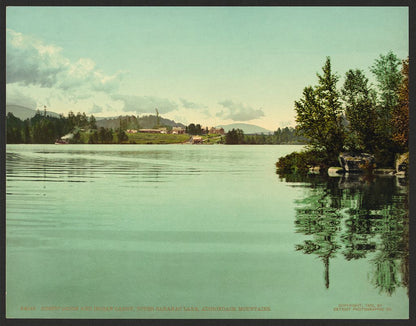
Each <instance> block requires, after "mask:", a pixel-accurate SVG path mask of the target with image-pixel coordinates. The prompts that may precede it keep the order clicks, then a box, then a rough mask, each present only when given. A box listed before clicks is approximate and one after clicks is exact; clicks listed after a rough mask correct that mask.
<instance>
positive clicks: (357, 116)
mask: <svg viewBox="0 0 416 326" xmlns="http://www.w3.org/2000/svg"><path fill="white" fill-rule="evenodd" d="M341 92H342V97H343V99H344V102H345V116H346V119H347V120H346V121H347V126H346V129H347V133H346V139H345V148H346V149H347V150H350V151H364V152H369V153H374V151H375V149H376V147H377V138H378V137H377V111H376V102H375V92H374V91H373V90H371V89H370V87H369V85H368V79H367V78H366V77H365V75H364V73H363V72H362V71H361V70H358V69H356V70H352V69H351V70H349V71H348V72H347V73H346V74H345V82H344V86H343V88H342V90H341Z"/></svg>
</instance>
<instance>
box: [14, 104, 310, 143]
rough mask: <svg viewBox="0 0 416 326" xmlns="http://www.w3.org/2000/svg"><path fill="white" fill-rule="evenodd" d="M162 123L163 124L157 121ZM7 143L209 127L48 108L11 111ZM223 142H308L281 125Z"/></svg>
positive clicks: (107, 139) (117, 139) (104, 139)
mask: <svg viewBox="0 0 416 326" xmlns="http://www.w3.org/2000/svg"><path fill="white" fill-rule="evenodd" d="M157 123H159V125H157ZM6 125H7V143H9V144H21V143H23V144H53V143H54V142H55V141H57V140H58V139H60V138H61V137H63V136H65V135H67V134H71V138H70V139H68V142H69V143H73V144H78V143H79V144H84V143H89V144H111V143H123V142H128V141H129V137H128V135H127V134H126V133H125V131H126V130H128V129H140V128H156V127H166V128H167V129H168V130H170V129H172V127H174V126H175V127H176V126H183V127H184V129H185V132H186V133H187V134H189V135H207V134H208V133H209V131H208V129H207V128H205V129H204V128H202V127H201V125H200V124H195V123H191V124H189V125H188V126H185V125H183V124H180V123H176V122H174V121H172V120H169V119H164V118H161V117H157V116H154V115H149V116H142V117H140V118H138V117H136V116H120V117H119V118H111V119H102V120H98V121H97V120H96V118H95V117H94V116H93V115H91V116H90V117H87V115H86V114H85V113H80V112H78V113H77V114H74V113H73V112H69V114H68V116H67V117H65V116H64V115H60V116H59V117H55V116H52V115H49V114H48V113H47V112H42V113H41V112H40V111H38V112H36V114H35V116H34V117H32V118H30V119H26V120H24V121H22V120H21V119H19V118H17V117H15V116H14V115H13V114H12V113H11V112H9V113H8V114H7V118H6ZM218 136H219V137H220V138H221V140H219V141H218V142H219V143H225V144H250V145H259V144H260V145H261V144H304V143H305V141H306V139H305V138H304V137H303V136H300V135H298V134H297V132H296V130H295V129H294V128H292V127H285V128H278V129H277V130H276V131H275V132H274V133H273V134H272V135H265V134H254V135H245V134H244V132H243V131H242V130H241V129H232V130H230V131H229V132H228V133H227V134H226V135H225V136H221V135H218Z"/></svg>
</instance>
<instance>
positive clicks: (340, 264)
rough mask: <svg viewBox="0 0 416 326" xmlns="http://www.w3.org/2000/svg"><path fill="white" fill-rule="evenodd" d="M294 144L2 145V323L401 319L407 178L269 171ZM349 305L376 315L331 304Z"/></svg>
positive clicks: (404, 294) (404, 296)
mask: <svg viewBox="0 0 416 326" xmlns="http://www.w3.org/2000/svg"><path fill="white" fill-rule="evenodd" d="M300 148H301V147H300V146H220V145H218V146H215V145H212V146H198V145H195V146H194V145H86V146H83V145H8V146H7V152H6V156H7V157H6V173H7V175H6V178H7V180H6V192H7V198H6V199H7V203H6V205H7V207H6V213H7V218H6V223H7V231H6V236H7V240H6V241H7V248H6V253H7V266H6V272H7V280H6V283H7V284H6V286H7V293H8V294H7V315H8V317H32V318H109V317H111V318H359V319H361V318H406V317H407V314H408V296H407V282H408V281H407V280H408V267H407V266H408V265H407V259H408V256H407V252H408V249H407V248H408V247H406V246H407V237H408V226H407V225H408V224H407V223H408V222H407V219H408V215H407V212H408V210H407V200H406V199H407V192H408V190H407V184H406V180H405V179H403V180H402V179H397V178H396V177H385V178H382V177H378V178H374V179H365V180H359V179H357V178H353V177H349V178H320V177H318V176H313V177H308V178H302V177H299V176H279V175H277V174H276V170H275V162H276V160H277V159H278V158H279V157H280V156H283V155H286V154H288V153H290V152H292V151H294V150H299V149H300ZM300 302H301V309H300ZM357 302H359V303H362V304H381V305H383V306H384V307H386V308H388V309H389V310H385V311H384V312H374V311H373V312H371V311H366V312H365V311H361V312H358V311H356V312H339V311H334V307H336V306H337V305H338V304H349V303H357ZM22 305H29V306H31V305H35V306H36V307H40V306H41V305H76V306H81V305H86V306H90V305H109V306H113V305H126V306H136V305H137V306H138V305H148V306H164V305H165V306H171V305H182V306H183V305H188V306H199V307H201V306H207V305H208V306H235V307H239V306H258V307H261V306H264V307H270V311H263V312H255V311H251V312H244V315H242V312H238V311H237V312H227V315H226V316H224V312H201V311H199V312H187V313H184V312H177V313H176V314H175V315H174V316H173V315H172V313H168V312H157V313H156V312H146V311H136V312H133V313H131V314H126V313H122V312H116V311H113V312H111V313H109V314H105V315H103V313H102V312H98V311H97V312H81V311H79V312H77V313H74V312H72V313H71V312H62V311H61V312H50V311H49V312H45V311H41V310H40V309H37V310H36V311H30V312H22V311H21V310H20V308H21V306H22Z"/></svg>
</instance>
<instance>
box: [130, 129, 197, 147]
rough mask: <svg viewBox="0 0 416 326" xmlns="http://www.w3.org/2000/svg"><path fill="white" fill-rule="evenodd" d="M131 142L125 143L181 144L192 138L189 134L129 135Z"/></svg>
mask: <svg viewBox="0 0 416 326" xmlns="http://www.w3.org/2000/svg"><path fill="white" fill-rule="evenodd" d="M127 136H128V137H129V140H128V141H127V142H125V143H130V144H180V143H184V142H187V141H188V140H189V138H190V136H189V135H188V134H182V135H173V134H146V133H140V132H139V133H137V134H127Z"/></svg>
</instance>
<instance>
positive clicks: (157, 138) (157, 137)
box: [80, 131, 222, 144]
mask: <svg viewBox="0 0 416 326" xmlns="http://www.w3.org/2000/svg"><path fill="white" fill-rule="evenodd" d="M80 134H81V138H80V142H81V143H84V144H88V139H89V136H90V134H91V133H90V132H88V131H86V132H81V133H80ZM126 135H127V136H128V138H129V140H127V141H124V142H123V144H182V143H186V142H188V141H189V140H190V138H191V137H192V136H191V135H188V134H182V135H173V134H150V133H149V134H148V133H141V132H139V133H137V134H127V133H126ZM202 138H203V140H204V144H218V143H221V139H222V137H221V136H220V135H203V136H202ZM117 142H118V139H117V133H116V132H114V133H113V142H112V143H113V144H116V143H117Z"/></svg>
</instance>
